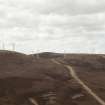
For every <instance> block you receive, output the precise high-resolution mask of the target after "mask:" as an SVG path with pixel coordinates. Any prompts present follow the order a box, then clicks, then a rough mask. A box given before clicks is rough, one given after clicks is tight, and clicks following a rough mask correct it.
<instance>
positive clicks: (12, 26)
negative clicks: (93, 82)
mask: <svg viewBox="0 0 105 105" xmlns="http://www.w3.org/2000/svg"><path fill="white" fill-rule="evenodd" d="M2 43H4V44H5V48H6V49H12V44H13V43H15V46H16V51H20V52H24V53H32V52H41V51H56V52H64V51H65V52H70V53H73V52H74V53H105V47H104V46H105V0H0V48H1V49H2V46H3V44H2Z"/></svg>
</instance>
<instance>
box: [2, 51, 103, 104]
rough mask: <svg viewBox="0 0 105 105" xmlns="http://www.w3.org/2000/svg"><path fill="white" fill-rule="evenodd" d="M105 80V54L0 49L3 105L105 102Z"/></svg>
mask: <svg viewBox="0 0 105 105" xmlns="http://www.w3.org/2000/svg"><path fill="white" fill-rule="evenodd" d="M70 67H71V68H70ZM69 68H70V70H71V71H70V70H69ZM72 70H73V72H74V74H73V73H72ZM73 75H74V76H73ZM78 79H79V80H78ZM104 81H105V55H104V54H61V53H49V52H45V53H39V54H31V55H26V54H21V53H18V52H12V51H5V50H2V51H0V105H105V103H104V101H105V83H104ZM81 82H82V83H81ZM83 85H85V86H83ZM88 88H89V89H90V90H89V89H88ZM89 91H90V92H89Z"/></svg>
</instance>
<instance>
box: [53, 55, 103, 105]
mask: <svg viewBox="0 0 105 105" xmlns="http://www.w3.org/2000/svg"><path fill="white" fill-rule="evenodd" d="M104 58H105V56H104ZM51 61H52V62H53V63H56V64H58V65H62V64H61V63H60V62H58V61H57V60H55V59H52V60H51ZM63 66H64V67H66V68H67V69H68V70H69V72H70V75H71V76H72V77H73V78H74V79H75V80H76V81H77V82H78V83H79V84H80V85H81V86H82V87H83V89H84V90H86V91H87V92H88V94H90V95H91V96H92V97H93V98H94V99H95V100H96V101H97V102H98V103H99V104H100V105H105V101H104V100H102V99H101V98H100V97H99V96H98V95H97V94H96V93H94V92H93V91H92V89H90V88H89V87H88V86H87V85H85V83H84V82H83V81H82V80H81V79H80V78H79V77H78V76H77V74H76V72H75V70H74V69H73V68H72V67H71V66H70V65H65V64H63Z"/></svg>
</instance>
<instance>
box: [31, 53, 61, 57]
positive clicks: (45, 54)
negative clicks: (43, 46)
mask: <svg viewBox="0 0 105 105" xmlns="http://www.w3.org/2000/svg"><path fill="white" fill-rule="evenodd" d="M37 55H39V57H42V58H59V57H63V54H62V53H53V52H43V53H38V54H32V56H34V57H36V56H37Z"/></svg>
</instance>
